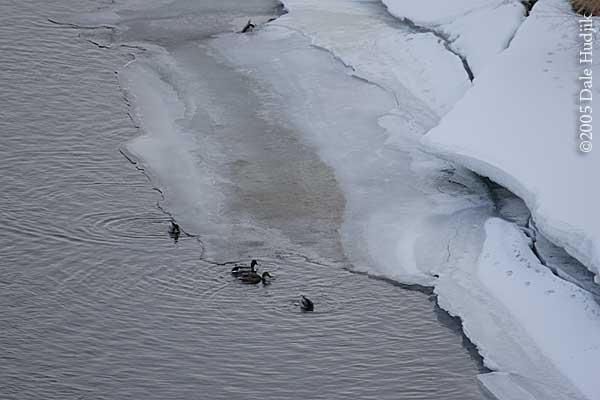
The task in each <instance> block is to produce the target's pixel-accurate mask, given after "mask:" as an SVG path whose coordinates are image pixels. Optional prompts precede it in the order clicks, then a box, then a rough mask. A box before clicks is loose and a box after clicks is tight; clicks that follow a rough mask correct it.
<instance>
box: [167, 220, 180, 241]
mask: <svg viewBox="0 0 600 400" xmlns="http://www.w3.org/2000/svg"><path fill="white" fill-rule="evenodd" d="M179 235H181V229H180V228H179V225H177V224H176V223H175V222H173V221H171V227H170V228H169V236H171V237H172V238H173V239H175V241H177V239H179Z"/></svg>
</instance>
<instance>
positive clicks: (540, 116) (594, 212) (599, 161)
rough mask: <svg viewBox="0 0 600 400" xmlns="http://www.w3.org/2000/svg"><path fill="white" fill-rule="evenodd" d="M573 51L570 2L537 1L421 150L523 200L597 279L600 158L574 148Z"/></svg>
mask: <svg viewBox="0 0 600 400" xmlns="http://www.w3.org/2000/svg"><path fill="white" fill-rule="evenodd" d="M532 44H535V46H533V45H532ZM580 45H581V44H580V39H579V38H578V23H577V17H576V16H575V15H573V14H572V12H571V11H570V6H569V4H568V2H566V1H562V0H540V1H539V2H538V3H537V5H536V6H535V7H534V9H533V13H532V15H531V16H530V17H529V18H528V20H527V21H526V22H525V23H524V24H523V26H522V27H521V29H520V31H519V34H518V35H517V36H516V37H515V39H514V40H513V42H512V44H511V46H510V48H509V49H508V50H507V51H506V52H504V53H503V54H501V55H500V56H499V57H498V58H497V62H496V63H495V64H494V65H493V66H491V67H490V68H489V69H488V70H487V71H486V72H485V73H483V74H482V75H481V76H480V77H479V78H478V80H477V83H476V85H475V87H474V88H473V89H472V90H471V91H470V92H469V93H468V94H467V95H466V96H465V98H464V99H463V100H462V101H461V102H460V103H459V104H458V105H457V106H456V108H455V109H454V110H453V111H452V112H450V113H449V114H448V115H447V116H446V117H445V118H444V120H443V122H442V123H441V124H440V125H439V126H438V127H436V128H434V129H433V130H431V131H430V132H429V133H428V134H427V135H426V136H425V138H424V139H423V144H424V146H425V147H426V148H427V149H429V150H430V151H433V152H435V153H437V154H439V155H442V156H443V157H445V158H448V159H451V160H455V161H457V162H459V163H460V164H462V165H465V166H467V167H468V168H470V169H472V170H474V171H476V172H478V173H479V174H481V175H484V176H489V177H490V178H491V179H492V180H494V181H496V182H498V183H500V184H502V185H503V186H506V187H507V188H509V189H510V190H511V191H513V192H514V193H515V194H517V195H518V196H519V197H521V198H523V199H524V200H525V202H526V203H527V205H528V207H529V208H530V210H531V211H532V214H533V217H534V219H535V222H536V224H537V226H538V228H539V229H540V230H541V231H542V232H543V233H544V234H545V235H546V236H547V237H548V238H549V239H550V240H551V241H553V242H554V243H555V244H557V245H558V246H561V247H564V248H565V249H566V250H567V251H568V252H569V253H570V254H571V255H572V256H574V257H575V258H577V259H578V260H579V261H581V262H582V263H583V264H585V265H586V266H587V267H588V268H589V269H590V270H591V271H592V272H594V273H596V274H598V273H599V272H600V271H599V269H598V268H599V265H600V224H598V221H599V220H600V218H599V213H600V210H599V209H598V207H597V204H599V202H600V188H599V187H598V185H596V184H594V183H593V181H592V177H593V174H594V173H595V172H597V171H600V158H599V157H598V156H597V155H595V154H594V152H592V153H590V154H582V153H580V152H579V151H578V149H577V146H578V144H579V139H578V137H577V127H578V120H577V118H578V109H577V107H578V104H577V103H578V92H579V89H580V85H581V84H580V83H579V82H578V80H577V78H578V76H579V74H580V73H581V70H582V67H580V66H579V65H578V59H579V54H578V53H579V48H580ZM593 70H594V71H596V73H597V74H598V73H600V70H599V69H598V68H597V66H594V67H593ZM594 93H595V95H596V96H598V95H599V94H598V89H597V88H595V89H594Z"/></svg>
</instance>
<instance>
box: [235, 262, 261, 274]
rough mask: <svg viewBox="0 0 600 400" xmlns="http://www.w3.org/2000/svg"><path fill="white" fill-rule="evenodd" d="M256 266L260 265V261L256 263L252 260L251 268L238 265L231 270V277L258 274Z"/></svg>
mask: <svg viewBox="0 0 600 400" xmlns="http://www.w3.org/2000/svg"><path fill="white" fill-rule="evenodd" d="M256 265H258V261H256V260H252V262H251V263H250V266H249V267H246V266H243V265H236V266H235V267H233V268H231V275H233V276H240V275H243V274H249V273H252V272H256V268H255V267H256Z"/></svg>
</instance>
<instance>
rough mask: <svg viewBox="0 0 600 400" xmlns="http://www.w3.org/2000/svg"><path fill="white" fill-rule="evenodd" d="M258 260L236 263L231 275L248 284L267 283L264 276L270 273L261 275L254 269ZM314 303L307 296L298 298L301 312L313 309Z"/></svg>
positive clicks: (268, 276)
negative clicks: (242, 263) (247, 264)
mask: <svg viewBox="0 0 600 400" xmlns="http://www.w3.org/2000/svg"><path fill="white" fill-rule="evenodd" d="M257 265H258V262H257V261H256V260H252V262H251V263H250V266H249V267H246V266H241V265H236V266H235V267H233V268H232V269H231V275H233V276H235V277H236V278H238V279H239V280H240V282H242V283H249V284H253V285H255V284H257V283H260V282H262V283H263V284H267V283H268V281H267V280H266V278H271V274H269V273H268V272H263V273H262V275H260V274H259V273H258V271H256V266H257ZM314 309H315V305H314V303H313V302H312V301H311V300H310V299H309V298H307V297H305V296H302V298H301V299H300V310H301V311H302V312H309V311H314Z"/></svg>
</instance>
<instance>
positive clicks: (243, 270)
mask: <svg viewBox="0 0 600 400" xmlns="http://www.w3.org/2000/svg"><path fill="white" fill-rule="evenodd" d="M256 265H258V262H257V261H256V260H252V262H251V263H250V267H245V266H239V265H238V266H235V267H233V268H232V269H231V275H233V276H235V277H236V278H238V280H239V281H240V282H242V283H248V284H252V285H256V284H257V283H260V282H262V283H263V284H266V283H268V281H267V278H271V274H269V273H268V272H266V271H265V272H263V273H262V275H260V274H259V273H258V271H256Z"/></svg>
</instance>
